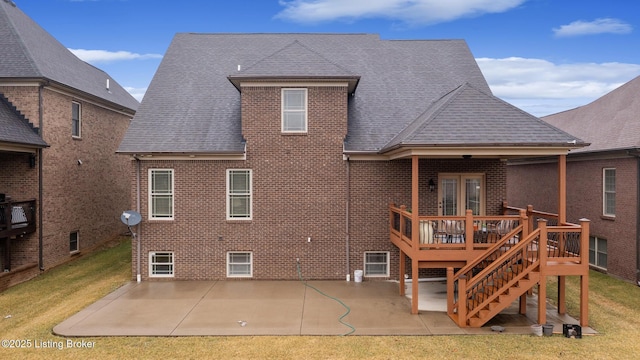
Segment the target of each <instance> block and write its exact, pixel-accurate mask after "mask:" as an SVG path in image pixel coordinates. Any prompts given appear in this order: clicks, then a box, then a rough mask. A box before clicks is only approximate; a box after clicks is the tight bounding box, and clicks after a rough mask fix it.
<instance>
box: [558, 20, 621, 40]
mask: <svg viewBox="0 0 640 360" xmlns="http://www.w3.org/2000/svg"><path fill="white" fill-rule="evenodd" d="M631 31H633V27H632V26H631V25H629V24H627V23H625V22H624V21H622V20H619V19H611V18H603V19H596V20H594V21H582V20H579V21H574V22H572V23H571V24H569V25H562V26H560V27H559V28H555V29H553V32H554V33H555V35H556V36H558V37H568V36H580V35H595V34H605V33H608V34H629V33H631Z"/></svg>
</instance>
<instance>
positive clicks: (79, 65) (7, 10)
mask: <svg viewBox="0 0 640 360" xmlns="http://www.w3.org/2000/svg"><path fill="white" fill-rule="evenodd" d="M0 49H2V52H0V80H2V79H25V80H28V79H46V80H49V81H52V82H55V83H58V84H61V85H63V86H66V87H69V88H73V89H76V90H79V91H82V92H84V93H86V94H88V95H91V96H94V97H97V98H99V99H102V100H104V101H107V102H110V103H113V104H116V105H118V106H119V107H124V108H126V109H129V110H131V111H135V110H136V109H137V108H138V101H137V100H136V99H135V98H133V96H131V94H129V93H128V92H127V91H126V90H124V88H122V86H120V84H118V83H117V82H116V81H115V80H114V79H113V78H111V77H110V76H109V74H107V73H105V72H104V71H102V70H100V69H98V68H96V67H94V66H92V65H89V64H88V63H86V62H84V61H82V60H80V59H79V58H78V57H76V56H75V55H74V54H73V53H72V52H71V51H69V50H68V49H67V48H66V47H64V46H63V45H62V44H61V43H60V42H58V41H57V40H56V39H55V38H54V37H52V36H51V35H50V34H49V33H48V32H46V31H45V30H44V29H42V28H41V27H40V26H39V25H38V24H37V23H35V22H34V21H33V20H32V19H31V18H29V17H28V16H27V15H25V14H24V13H23V12H22V11H21V10H20V9H19V8H18V7H17V6H16V5H15V3H13V2H12V1H8V0H2V1H0ZM107 79H109V91H108V90H107V88H106V84H107Z"/></svg>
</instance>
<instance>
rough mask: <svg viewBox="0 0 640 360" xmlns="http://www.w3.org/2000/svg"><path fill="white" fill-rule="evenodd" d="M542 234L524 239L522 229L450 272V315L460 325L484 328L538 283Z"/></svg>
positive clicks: (448, 305) (534, 234)
mask: <svg viewBox="0 0 640 360" xmlns="http://www.w3.org/2000/svg"><path fill="white" fill-rule="evenodd" d="M539 234H540V232H539V231H534V232H532V233H530V234H529V236H527V237H526V238H525V239H522V238H521V236H522V226H519V227H517V228H515V229H514V230H513V231H511V232H510V233H509V234H506V235H505V236H504V237H503V238H502V239H501V240H500V241H498V242H497V243H496V244H495V245H494V246H492V247H491V248H489V249H488V250H487V252H486V253H485V255H484V256H481V257H479V258H478V259H476V260H475V261H473V262H470V263H469V264H467V266H465V267H464V268H462V269H460V271H458V272H457V273H455V274H454V273H453V269H451V268H449V269H447V284H448V286H449V289H448V295H447V296H448V301H447V312H448V314H449V316H450V317H451V318H452V319H453V320H454V321H455V322H456V324H458V326H460V327H481V326H482V325H484V324H485V323H487V322H488V321H489V320H491V319H492V318H493V317H494V316H496V315H497V314H498V313H500V312H501V311H502V310H504V309H506V308H508V307H509V306H511V304H512V303H513V302H514V301H515V300H516V299H518V298H520V297H521V296H523V295H525V294H526V293H527V292H528V291H529V290H531V289H532V288H533V287H534V286H535V285H536V284H538V282H539V281H540V261H539V258H538V255H537V251H532V249H534V248H537V247H536V246H535V244H537V241H538V239H539ZM514 238H516V239H519V241H517V242H516V243H514V241H513V240H512V239H514ZM510 240H511V241H510Z"/></svg>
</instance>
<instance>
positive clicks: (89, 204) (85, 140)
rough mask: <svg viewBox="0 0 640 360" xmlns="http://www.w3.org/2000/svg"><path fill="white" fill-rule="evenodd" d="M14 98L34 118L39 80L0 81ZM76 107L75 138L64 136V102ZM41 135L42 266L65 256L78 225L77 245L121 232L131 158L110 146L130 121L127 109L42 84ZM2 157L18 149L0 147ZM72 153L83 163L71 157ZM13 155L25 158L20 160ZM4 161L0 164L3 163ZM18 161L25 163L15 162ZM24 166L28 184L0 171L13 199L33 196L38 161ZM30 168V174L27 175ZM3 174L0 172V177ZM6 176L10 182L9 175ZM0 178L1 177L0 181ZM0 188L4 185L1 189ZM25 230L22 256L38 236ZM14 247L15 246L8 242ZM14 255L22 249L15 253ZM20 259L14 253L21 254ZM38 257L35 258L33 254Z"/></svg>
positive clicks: (67, 118) (67, 119) (67, 114)
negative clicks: (78, 134) (34, 165)
mask: <svg viewBox="0 0 640 360" xmlns="http://www.w3.org/2000/svg"><path fill="white" fill-rule="evenodd" d="M0 92H2V93H3V94H4V95H5V96H6V97H7V98H8V99H9V101H11V102H12V103H13V105H14V106H16V108H17V109H18V110H19V111H20V112H21V113H22V114H24V115H25V116H26V117H27V119H29V120H30V121H31V123H33V124H34V125H35V126H38V123H39V95H38V92H39V88H38V87H36V86H19V87H17V86H16V87H14V86H0ZM72 101H76V102H79V103H80V104H81V108H82V138H81V139H73V138H72V137H71V103H72ZM42 103H43V109H44V111H43V114H42V115H43V126H42V129H41V131H42V134H43V139H44V141H45V142H47V143H48V144H49V145H50V147H49V148H46V149H44V150H43V156H42V159H41V160H42V161H43V174H42V177H43V199H38V206H42V209H43V214H44V215H43V219H42V220H43V227H42V231H43V257H44V264H43V265H44V267H45V268H50V267H53V266H55V265H57V264H60V263H62V262H65V261H66V260H68V259H69V258H70V257H71V256H72V255H71V254H70V253H69V234H70V233H71V232H72V231H78V232H79V246H80V251H82V250H83V249H90V248H93V247H94V246H95V245H96V244H98V243H101V242H104V241H106V240H109V239H111V238H113V236H115V235H117V234H121V233H123V232H124V231H125V230H126V227H125V226H124V225H123V224H122V223H121V222H120V214H121V213H122V211H123V210H126V209H128V208H129V206H130V203H131V200H130V194H131V189H130V187H129V186H130V183H129V174H130V160H129V159H127V158H126V157H122V156H117V155H116V154H115V152H116V150H117V147H118V145H119V143H120V140H121V139H122V137H123V136H124V133H125V131H126V129H127V127H128V126H129V122H130V116H127V115H124V114H121V113H118V112H115V111H112V110H108V109H106V108H104V107H100V106H98V105H96V104H95V103H93V102H89V101H86V100H85V99H83V98H75V97H72V96H70V95H64V94H62V93H60V92H58V91H53V90H51V89H49V88H46V87H45V88H44V90H43V91H42ZM3 156H5V157H7V156H8V157H9V158H12V157H22V155H18V156H15V155H13V154H11V155H8V154H4V155H3ZM78 160H81V161H82V165H78ZM1 161H2V157H0V162H1ZM18 163H20V164H22V163H24V164H28V163H27V161H26V160H24V161H22V160H19V161H18ZM3 165H4V164H3ZM20 166H22V167H23V168H24V165H20ZM21 171H27V172H28V173H29V174H28V179H29V180H28V181H29V185H28V186H27V188H24V189H21V188H18V187H16V185H15V184H16V182H18V181H22V180H18V179H19V178H22V177H24V175H22V173H21V172H18V173H16V174H7V173H6V172H5V174H4V175H3V176H8V177H10V178H11V179H12V180H11V181H10V182H7V183H6V184H13V185H8V186H7V187H8V190H7V191H6V192H7V193H10V194H11V195H12V196H13V198H14V199H22V198H24V197H28V198H37V196H38V191H37V168H36V169H24V170H21ZM34 173H35V175H34ZM3 180H4V179H3ZM12 182H13V183H12ZM2 184H3V186H4V184H5V182H4V181H3V182H2ZM0 192H4V190H3V189H0ZM35 235H36V234H32V235H30V236H29V238H28V241H25V242H24V246H25V249H27V250H25V251H27V252H28V253H29V256H28V258H29V261H32V259H33V257H34V256H36V255H34V254H37V243H38V236H35ZM14 250H15V248H14ZM16 254H17V255H16V256H17V260H20V258H21V256H22V255H20V254H19V252H18V253H16ZM20 261H21V260H20ZM36 261H37V258H36Z"/></svg>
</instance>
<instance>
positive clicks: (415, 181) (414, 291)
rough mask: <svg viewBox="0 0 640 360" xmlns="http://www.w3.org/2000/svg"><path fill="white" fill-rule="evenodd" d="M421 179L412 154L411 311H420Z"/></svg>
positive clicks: (416, 160)
mask: <svg viewBox="0 0 640 360" xmlns="http://www.w3.org/2000/svg"><path fill="white" fill-rule="evenodd" d="M419 180H420V167H419V158H418V156H416V155H413V156H411V248H412V253H413V254H412V256H411V313H412V314H417V313H418V278H419V270H420V266H419V263H418V259H417V255H418V251H420V210H419V207H418V203H419V201H420V194H419V192H418V188H419V186H418V185H419V183H420V182H419Z"/></svg>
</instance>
